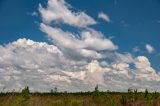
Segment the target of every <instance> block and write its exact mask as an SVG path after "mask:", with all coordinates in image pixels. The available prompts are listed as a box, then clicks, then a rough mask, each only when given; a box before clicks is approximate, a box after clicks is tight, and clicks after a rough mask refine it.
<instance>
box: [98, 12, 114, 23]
mask: <svg viewBox="0 0 160 106" xmlns="http://www.w3.org/2000/svg"><path fill="white" fill-rule="evenodd" d="M98 18H100V19H103V20H104V21H106V22H110V21H111V20H110V18H109V16H108V15H107V14H105V13H104V12H100V13H99V14H98Z"/></svg>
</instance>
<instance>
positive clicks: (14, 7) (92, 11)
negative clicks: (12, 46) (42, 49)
mask: <svg viewBox="0 0 160 106" xmlns="http://www.w3.org/2000/svg"><path fill="white" fill-rule="evenodd" d="M67 2H68V3H69V4H71V5H72V6H73V7H75V8H76V9H77V10H81V11H85V12H86V13H87V14H89V15H90V16H92V17H93V18H94V19H96V20H97V21H98V25H95V26H92V27H93V28H95V29H96V30H98V31H101V32H102V33H103V34H104V35H106V36H107V37H113V41H114V43H115V44H117V45H118V46H119V50H118V51H120V52H131V53H133V54H134V55H145V56H147V57H148V58H149V59H150V60H151V62H152V65H153V66H154V68H156V69H157V70H160V66H159V62H160V61H159V53H160V49H159V48H160V43H159V39H160V30H159V29H160V22H159V21H160V14H159V12H160V1H159V0H141V1H139V0H123V1H121V0H101V1H99V2H97V0H92V2H91V1H90V0H76V1H75V0H67ZM39 3H41V4H43V5H46V0H32V1H31V0H14V1H11V0H1V1H0V14H1V15H0V23H1V24H0V30H1V31H0V35H1V36H0V44H7V43H8V42H12V41H15V40H17V39H18V38H23V37H25V38H29V39H33V40H35V41H47V40H46V38H45V36H44V33H42V32H41V31H40V30H39V23H40V20H41V19H40V16H39V15H38V16H32V15H31V14H32V13H33V12H36V13H37V14H39V13H38V5H39ZM76 9H75V10H76ZM100 11H101V12H104V13H106V14H107V15H108V16H109V18H110V20H111V22H110V23H107V22H104V21H103V20H101V19H98V18H97V14H98V12H100ZM61 27H65V28H64V29H65V30H70V29H71V28H70V27H69V26H61ZM68 27H69V28H68ZM72 31H74V29H72ZM146 44H150V45H152V46H153V47H154V48H155V50H156V52H155V53H151V54H149V53H147V51H146V49H145V45H146ZM135 46H139V48H140V49H141V50H142V51H144V52H142V53H135V52H133V50H132V49H133V48H134V47H135Z"/></svg>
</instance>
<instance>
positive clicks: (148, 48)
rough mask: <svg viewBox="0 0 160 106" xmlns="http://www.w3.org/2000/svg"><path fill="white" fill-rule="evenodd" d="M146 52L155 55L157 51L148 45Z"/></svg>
mask: <svg viewBox="0 0 160 106" xmlns="http://www.w3.org/2000/svg"><path fill="white" fill-rule="evenodd" d="M146 50H147V51H148V53H153V52H154V51H155V49H154V47H153V46H151V45H150V44H146Z"/></svg>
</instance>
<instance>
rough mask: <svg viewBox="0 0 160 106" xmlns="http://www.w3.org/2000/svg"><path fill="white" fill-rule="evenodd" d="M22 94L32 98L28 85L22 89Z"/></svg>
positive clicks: (26, 97) (25, 97)
mask: <svg viewBox="0 0 160 106" xmlns="http://www.w3.org/2000/svg"><path fill="white" fill-rule="evenodd" d="M21 94H22V97H23V98H24V99H29V98H30V92H29V87H28V86H26V87H25V88H24V89H22V92H21Z"/></svg>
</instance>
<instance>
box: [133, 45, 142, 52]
mask: <svg viewBox="0 0 160 106" xmlns="http://www.w3.org/2000/svg"><path fill="white" fill-rule="evenodd" d="M132 50H133V51H134V52H140V51H141V50H140V48H139V47H138V46H135V47H134V48H133V49H132Z"/></svg>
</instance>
